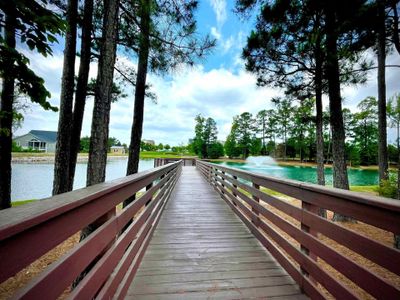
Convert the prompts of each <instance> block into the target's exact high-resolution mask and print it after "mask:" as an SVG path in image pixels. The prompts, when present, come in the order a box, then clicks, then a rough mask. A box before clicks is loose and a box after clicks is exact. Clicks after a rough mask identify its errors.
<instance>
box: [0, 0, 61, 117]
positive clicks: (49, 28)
mask: <svg viewBox="0 0 400 300" xmlns="http://www.w3.org/2000/svg"><path fill="white" fill-rule="evenodd" d="M0 3H1V4H0V11H2V12H4V14H5V15H6V16H14V17H15V23H14V25H15V35H16V36H17V37H18V38H19V42H20V43H22V44H25V45H27V46H28V48H29V49H30V50H36V51H37V52H39V53H40V54H42V55H43V56H47V55H52V49H51V47H50V44H52V43H54V42H57V38H56V36H57V35H61V34H62V33H63V32H64V30H65V24H64V22H63V21H62V20H61V18H60V17H59V16H58V15H56V14H55V13H54V12H52V11H51V10H49V9H47V5H48V1H46V0H38V1H32V0H21V1H16V2H15V1H1V2H0ZM10 61H14V64H13V65H12V68H13V70H7V72H10V73H12V74H13V75H14V76H15V79H16V82H15V85H16V88H17V89H18V91H19V92H20V93H22V94H25V95H27V96H28V97H29V98H30V99H31V101H32V102H35V103H38V104H39V105H41V106H42V107H43V108H44V109H46V110H48V109H50V110H53V111H57V108H56V107H54V106H52V105H51V104H50V103H49V102H48V101H47V98H50V93H49V91H48V90H47V89H46V88H45V86H44V80H43V79H42V78H41V77H39V76H37V75H36V74H35V73H34V72H33V71H32V70H31V69H30V68H29V67H28V65H29V59H28V58H27V57H26V56H24V55H23V54H22V53H21V52H19V51H18V50H16V49H15V48H12V47H9V46H7V43H6V40H5V39H4V37H3V36H0V76H1V77H3V74H4V71H5V67H6V66H8V65H9V62H10Z"/></svg>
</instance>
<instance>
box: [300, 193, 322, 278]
mask: <svg viewBox="0 0 400 300" xmlns="http://www.w3.org/2000/svg"><path fill="white" fill-rule="evenodd" d="M301 208H302V209H303V210H306V211H309V212H311V213H313V214H315V215H318V213H319V207H318V206H316V205H312V204H309V203H307V202H304V201H302V202H301ZM301 230H303V231H304V232H307V233H309V234H311V235H313V236H315V237H318V232H317V231H316V230H314V229H313V228H310V227H309V226H307V225H305V224H304V223H303V222H301ZM300 249H301V252H303V253H304V254H306V255H308V256H310V258H311V259H312V260H315V261H317V259H318V256H317V255H315V253H313V252H311V251H310V250H309V249H308V248H307V247H305V246H304V245H300ZM300 270H301V272H302V273H303V274H304V275H305V276H307V277H308V276H309V274H308V272H307V271H306V270H304V269H303V268H302V266H300ZM310 279H311V280H312V281H313V282H315V279H313V278H312V277H311V278H310Z"/></svg>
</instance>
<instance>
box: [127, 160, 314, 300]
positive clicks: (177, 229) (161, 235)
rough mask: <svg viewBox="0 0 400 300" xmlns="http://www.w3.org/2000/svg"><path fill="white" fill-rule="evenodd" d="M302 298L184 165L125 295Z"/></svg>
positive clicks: (228, 210) (200, 179) (213, 194)
mask: <svg viewBox="0 0 400 300" xmlns="http://www.w3.org/2000/svg"><path fill="white" fill-rule="evenodd" d="M267 297H268V299H281V300H282V299H308V298H307V297H306V296H305V295H304V294H302V293H301V291H300V289H299V287H298V286H297V285H296V284H295V282H294V281H293V280H292V279H291V278H290V276H288V274H287V273H286V272H285V271H284V270H283V268H282V267H281V266H280V265H279V264H278V263H277V262H276V261H275V259H274V258H273V257H272V256H271V254H269V253H268V252H267V251H266V250H265V248H263V247H262V246H261V245H260V243H259V242H258V241H257V239H256V238H255V237H254V236H253V235H252V234H251V233H250V232H249V230H248V229H247V227H246V226H245V225H244V224H243V223H242V222H241V220H240V219H239V218H238V217H237V216H236V215H235V214H234V213H233V212H232V211H231V209H230V208H229V206H228V205H226V203H225V202H224V201H223V200H222V199H221V198H220V197H219V195H218V194H217V193H216V192H214V190H213V189H212V188H211V186H210V185H209V184H208V183H207V182H206V181H205V180H204V179H203V178H202V177H201V175H200V172H198V171H197V170H196V169H195V168H194V167H184V168H183V171H182V175H181V177H180V179H179V182H178V184H177V185H176V187H175V191H174V193H173V194H172V195H171V199H170V200H169V202H168V204H167V206H166V208H165V210H164V212H163V215H162V217H161V220H160V222H159V224H158V227H157V228H156V230H155V232H154V236H153V238H152V240H151V242H150V244H149V247H148V249H147V251H146V254H145V256H144V258H143V261H142V263H141V265H140V267H139V270H138V272H137V274H136V276H135V278H134V280H133V282H132V284H131V286H130V288H129V291H128V294H127V298H128V299H205V298H212V299H241V298H267Z"/></svg>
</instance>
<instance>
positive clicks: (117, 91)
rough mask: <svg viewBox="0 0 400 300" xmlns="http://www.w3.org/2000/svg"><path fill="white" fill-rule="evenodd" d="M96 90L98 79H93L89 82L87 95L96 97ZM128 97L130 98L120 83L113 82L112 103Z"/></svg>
mask: <svg viewBox="0 0 400 300" xmlns="http://www.w3.org/2000/svg"><path fill="white" fill-rule="evenodd" d="M95 88H96V79H94V78H92V79H91V80H90V81H89V82H88V86H87V93H86V95H87V96H94V95H95ZM126 97H128V95H127V94H125V93H124V92H123V91H122V86H121V85H120V84H119V83H116V82H113V84H112V87H111V102H112V103H115V102H117V101H118V100H120V99H123V98H126Z"/></svg>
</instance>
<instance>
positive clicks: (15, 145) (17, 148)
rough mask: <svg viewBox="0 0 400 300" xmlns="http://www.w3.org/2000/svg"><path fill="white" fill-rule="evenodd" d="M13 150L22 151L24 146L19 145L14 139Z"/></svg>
mask: <svg viewBox="0 0 400 300" xmlns="http://www.w3.org/2000/svg"><path fill="white" fill-rule="evenodd" d="M11 151H12V152H22V147H21V146H18V145H17V143H16V142H14V141H12V150H11Z"/></svg>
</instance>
